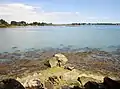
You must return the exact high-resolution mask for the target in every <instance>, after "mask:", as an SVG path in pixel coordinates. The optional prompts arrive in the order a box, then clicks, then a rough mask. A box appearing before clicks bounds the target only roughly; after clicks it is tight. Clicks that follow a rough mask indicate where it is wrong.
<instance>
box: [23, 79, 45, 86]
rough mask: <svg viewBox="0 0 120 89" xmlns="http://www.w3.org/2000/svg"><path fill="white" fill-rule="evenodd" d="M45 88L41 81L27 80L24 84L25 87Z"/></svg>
mask: <svg viewBox="0 0 120 89" xmlns="http://www.w3.org/2000/svg"><path fill="white" fill-rule="evenodd" d="M38 86H39V87H40V88H42V87H43V84H42V83H41V82H40V79H37V78H36V79H30V80H26V81H25V83H24V87H38Z"/></svg>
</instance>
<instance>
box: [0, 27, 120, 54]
mask: <svg viewBox="0 0 120 89" xmlns="http://www.w3.org/2000/svg"><path fill="white" fill-rule="evenodd" d="M119 40H120V26H76V27H64V26H63V27H62V26H61V27H59V26H44V27H17V28H0V52H5V51H12V50H14V49H13V48H12V47H18V48H17V49H19V50H25V49H29V48H36V49H41V48H48V47H52V48H57V47H58V48H60V47H63V46H69V47H73V48H84V47H90V48H102V49H104V50H106V49H107V50H109V49H114V48H116V47H120V46H119V45H120V41H119Z"/></svg>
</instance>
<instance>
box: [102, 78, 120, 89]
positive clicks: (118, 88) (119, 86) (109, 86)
mask: <svg viewBox="0 0 120 89" xmlns="http://www.w3.org/2000/svg"><path fill="white" fill-rule="evenodd" d="M103 84H104V86H105V89H120V81H115V80H112V79H110V78H108V77H105V78H104V82H103Z"/></svg>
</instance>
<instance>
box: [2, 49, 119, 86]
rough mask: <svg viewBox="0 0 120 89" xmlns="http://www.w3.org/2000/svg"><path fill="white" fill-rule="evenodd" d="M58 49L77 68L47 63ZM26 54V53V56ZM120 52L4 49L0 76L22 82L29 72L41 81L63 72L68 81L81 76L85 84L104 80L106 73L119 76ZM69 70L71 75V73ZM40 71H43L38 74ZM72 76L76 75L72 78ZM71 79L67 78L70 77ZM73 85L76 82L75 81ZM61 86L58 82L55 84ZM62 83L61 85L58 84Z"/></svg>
mask: <svg viewBox="0 0 120 89" xmlns="http://www.w3.org/2000/svg"><path fill="white" fill-rule="evenodd" d="M57 53H61V54H63V55H64V56H65V57H66V58H67V59H68V61H67V62H66V64H65V65H64V66H67V67H70V68H74V70H73V71H71V70H69V69H65V68H64V67H57V66H56V67H53V68H50V66H48V64H47V61H48V60H50V59H51V58H53V56H54V55H55V54H57ZM23 55H24V56H23ZM119 58H120V55H119V54H112V53H110V52H105V51H100V50H97V49H96V50H90V49H89V50H87V51H84V52H79V51H73V50H72V51H66V50H52V49H51V50H50V49H49V50H44V51H40V50H33V51H27V52H21V51H20V50H16V51H15V52H13V53H8V52H4V53H1V54H0V59H2V60H3V61H1V63H0V75H1V76H0V80H3V79H8V78H13V79H18V80H19V81H21V82H22V83H23V79H26V80H27V78H28V77H27V76H33V75H34V76H36V78H37V76H38V77H39V78H40V80H41V82H42V83H43V82H45V81H46V80H47V79H48V78H49V77H51V76H59V77H60V76H61V74H63V75H64V76H62V77H63V80H64V79H65V81H66V82H65V81H64V82H65V83H63V85H64V84H65V85H66V84H68V85H69V84H70V83H76V79H77V78H78V76H79V77H81V81H82V83H83V84H85V83H86V82H88V81H90V80H91V81H95V82H102V81H103V78H104V77H106V76H107V77H110V78H112V79H116V80H120V76H119V75H120V65H119V64H120V60H119ZM69 73H70V74H71V75H69ZM39 74H40V75H39ZM65 76H66V77H65ZM70 76H73V79H71V78H69V77H70ZM70 80H71V82H67V81H70ZM73 85H74V84H73ZM56 87H58V85H57V86H56ZM59 87H60V86H59Z"/></svg>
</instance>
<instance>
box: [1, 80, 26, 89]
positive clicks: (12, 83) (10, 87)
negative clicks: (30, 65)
mask: <svg viewBox="0 0 120 89" xmlns="http://www.w3.org/2000/svg"><path fill="white" fill-rule="evenodd" d="M0 89H25V88H24V87H23V85H22V84H21V83H20V82H18V81H17V80H15V79H6V80H2V81H0Z"/></svg>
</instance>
